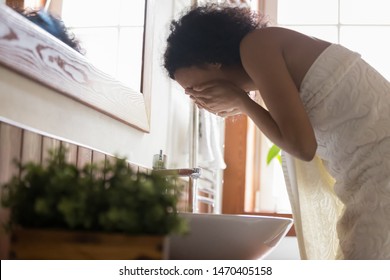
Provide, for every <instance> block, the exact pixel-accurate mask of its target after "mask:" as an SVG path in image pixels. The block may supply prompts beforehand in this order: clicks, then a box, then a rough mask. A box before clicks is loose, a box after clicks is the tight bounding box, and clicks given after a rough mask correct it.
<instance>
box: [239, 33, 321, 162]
mask: <svg viewBox="0 0 390 280" xmlns="http://www.w3.org/2000/svg"><path fill="white" fill-rule="evenodd" d="M282 40H283V38H279V37H278V34H275V32H273V31H271V30H270V31H265V30H264V31H261V32H253V33H250V34H249V35H247V36H246V37H245V38H244V39H243V41H242V42H241V46H240V54H241V59H242V64H243V67H244V69H245V71H246V72H247V73H248V75H249V76H250V77H251V79H252V80H253V82H254V83H255V85H256V87H257V88H258V89H259V91H260V94H261V96H262V98H263V100H264V103H265V105H266V107H267V109H268V111H267V110H265V109H264V108H262V107H261V106H260V105H258V104H257V103H255V102H253V101H251V100H247V101H246V102H245V105H244V106H243V112H244V113H245V114H247V115H248V116H249V117H250V118H251V119H252V120H253V121H254V122H255V124H256V125H257V126H258V127H259V129H260V130H261V131H262V132H263V133H264V134H265V135H266V136H267V137H268V138H269V139H270V140H271V141H272V142H273V143H275V144H276V145H278V146H279V147H280V148H281V149H283V150H285V151H286V152H288V153H290V154H291V155H293V156H296V157H298V158H300V159H302V160H306V161H309V160H311V159H312V158H313V157H314V155H315V152H316V149H317V142H316V139H315V135H314V131H313V128H312V126H311V123H310V120H309V118H308V116H307V114H306V111H305V109H304V107H303V104H302V101H301V99H300V96H299V92H298V89H297V87H296V85H295V84H294V81H293V79H292V77H291V75H290V73H289V71H288V69H287V65H286V63H285V60H284V57H283V49H282Z"/></svg>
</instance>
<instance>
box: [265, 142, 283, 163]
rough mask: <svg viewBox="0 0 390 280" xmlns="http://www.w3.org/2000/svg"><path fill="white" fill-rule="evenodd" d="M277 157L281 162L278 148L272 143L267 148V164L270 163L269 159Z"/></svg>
mask: <svg viewBox="0 0 390 280" xmlns="http://www.w3.org/2000/svg"><path fill="white" fill-rule="evenodd" d="M274 158H277V159H278V161H279V162H280V163H282V158H281V156H280V148H279V147H278V146H276V145H275V144H274V145H272V147H271V148H270V149H269V150H268V154H267V164H270V163H271V161H272V160H273V159H274Z"/></svg>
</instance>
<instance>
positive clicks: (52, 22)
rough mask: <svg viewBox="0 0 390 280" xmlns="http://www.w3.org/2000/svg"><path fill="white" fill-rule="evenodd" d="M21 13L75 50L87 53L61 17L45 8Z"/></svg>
mask: <svg viewBox="0 0 390 280" xmlns="http://www.w3.org/2000/svg"><path fill="white" fill-rule="evenodd" d="M19 13H21V14H22V15H23V16H24V17H26V18H27V19H28V20H30V21H31V22H33V23H35V24H36V25H38V26H39V27H41V28H42V29H44V30H46V31H47V32H48V33H50V34H51V35H53V36H54V37H56V38H57V39H59V40H61V41H62V42H64V43H65V44H67V45H68V46H70V47H71V48H73V49H74V50H76V51H78V52H79V53H81V54H84V53H85V51H84V50H83V49H82V48H81V46H80V42H79V40H77V39H76V37H75V36H74V34H73V33H71V32H70V31H69V30H68V28H67V27H66V26H65V24H64V22H63V21H62V20H61V19H60V18H57V17H55V16H53V15H52V14H50V13H48V12H45V11H44V10H30V9H26V10H22V11H19Z"/></svg>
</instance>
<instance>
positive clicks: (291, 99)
mask: <svg viewBox="0 0 390 280" xmlns="http://www.w3.org/2000/svg"><path fill="white" fill-rule="evenodd" d="M164 59H165V61H164V62H165V64H164V66H165V68H166V70H167V72H168V75H169V76H170V77H171V78H172V79H174V80H176V81H177V82H178V83H179V84H180V85H181V86H182V87H183V88H184V89H185V91H186V93H187V94H188V95H189V96H190V97H191V98H192V99H193V100H194V102H195V103H196V104H197V105H198V106H199V107H200V108H204V109H206V110H208V111H210V112H212V113H214V114H216V115H219V116H222V117H226V116H231V115H235V114H240V113H243V114H246V115H248V116H249V117H250V118H251V119H252V120H253V121H254V122H255V124H256V125H257V126H258V127H259V129H260V130H261V131H262V132H263V133H264V134H265V135H266V136H267V137H268V138H269V139H270V140H271V141H272V142H273V143H275V144H276V145H278V146H279V147H280V148H281V149H282V150H284V151H285V152H286V153H288V154H290V155H292V156H294V157H296V158H298V159H300V160H302V161H311V160H312V159H313V158H314V157H315V156H317V157H319V158H321V160H322V162H323V163H324V164H325V166H326V169H327V172H329V174H330V175H331V176H332V177H333V178H334V180H335V185H334V192H335V193H336V194H337V197H338V199H340V201H341V202H342V204H343V213H342V215H341V217H340V218H339V219H338V221H333V222H334V224H336V222H337V233H338V239H339V241H337V242H338V243H339V244H337V245H338V249H337V250H338V255H337V258H345V259H390V219H389V217H390V84H389V82H388V81H387V80H386V79H384V78H383V77H382V76H381V75H380V74H379V73H377V72H376V71H375V70H374V69H373V68H372V67H370V66H369V65H368V64H367V63H365V62H364V61H363V60H362V59H361V58H360V55H359V54H357V53H354V52H352V51H350V50H348V49H346V48H344V47H342V46H340V45H336V44H331V43H329V42H326V41H323V40H319V39H316V38H312V37H308V36H306V35H303V34H300V33H297V32H295V31H292V30H288V29H283V28H278V27H269V26H267V24H266V23H265V22H263V21H262V18H261V17H260V16H258V15H256V14H255V13H254V12H253V11H250V10H249V9H244V8H234V7H227V6H217V5H213V4H211V5H206V6H201V7H197V8H193V9H191V10H190V11H188V12H187V13H186V14H185V15H184V16H182V17H181V18H180V19H179V20H177V21H173V22H172V23H171V33H170V35H169V37H168V39H167V48H166V51H165V54H164ZM254 90H258V91H259V92H260V95H261V97H262V99H263V101H264V104H265V106H266V107H262V106H260V105H259V104H257V103H256V102H254V101H253V100H252V99H251V98H250V97H249V96H248V94H247V93H248V92H249V91H254ZM307 210H308V211H310V209H307ZM322 210H324V209H322ZM325 211H327V209H325ZM329 211H331V209H329ZM303 227H305V225H303ZM298 240H300V238H299V236H298ZM313 240H315V238H314V239H313ZM325 243H326V242H325ZM318 246H327V244H318Z"/></svg>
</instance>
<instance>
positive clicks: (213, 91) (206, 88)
mask: <svg viewBox="0 0 390 280" xmlns="http://www.w3.org/2000/svg"><path fill="white" fill-rule="evenodd" d="M186 93H187V94H189V95H190V98H191V99H192V100H194V102H195V104H196V105H198V107H200V108H203V109H206V110H207V111H209V112H211V113H213V114H216V115H217V116H221V117H227V116H233V115H237V114H240V113H242V111H243V109H244V105H245V100H246V99H249V97H248V95H247V93H246V92H245V91H243V90H242V89H241V88H239V87H237V86H235V85H234V84H232V83H229V82H227V81H222V80H217V81H211V82H208V83H205V84H202V85H199V86H196V87H194V88H192V89H191V88H187V89H186Z"/></svg>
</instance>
